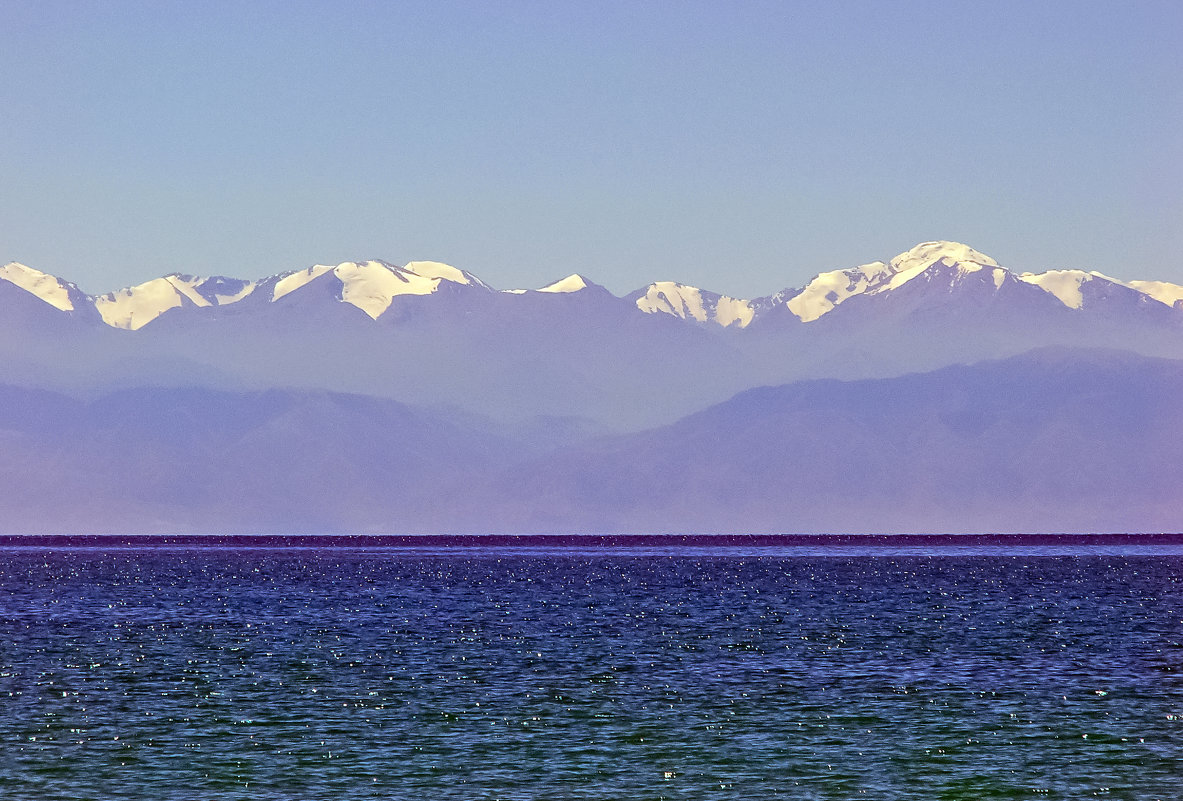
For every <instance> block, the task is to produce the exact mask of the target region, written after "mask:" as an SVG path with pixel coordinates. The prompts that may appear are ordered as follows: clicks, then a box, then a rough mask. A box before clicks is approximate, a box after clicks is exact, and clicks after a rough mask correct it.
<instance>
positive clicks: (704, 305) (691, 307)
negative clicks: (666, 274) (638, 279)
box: [633, 281, 755, 328]
mask: <svg viewBox="0 0 1183 801" xmlns="http://www.w3.org/2000/svg"><path fill="white" fill-rule="evenodd" d="M633 296H634V297H635V298H636V305H637V308H638V309H640V310H641V311H643V312H645V313H646V314H670V315H673V316H674V317H679V318H681V319H683V320H697V321H698V322H700V323H705V322H712V323H718V324H719V325H721V326H723V327H727V326H731V325H734V326H735V327H737V328H744V327H746V326H747V325H748V324H749V323H750V322H752V319H753V317H754V316H755V304H753V303H752V301H749V300H743V299H740V298H732V297H728V296H727V295H719V294H717V293H715V292H705V291H703V290H701V289H699V288H698V287H693V286H686V285H685V284H679V283H677V282H675V281H658V282H656V283H652V284H650V285H649V286H647V287H645V288H644V289H642V290H639V291H638V292H636V293H634V295H633Z"/></svg>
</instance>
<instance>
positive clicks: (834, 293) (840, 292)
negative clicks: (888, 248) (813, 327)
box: [787, 261, 892, 323]
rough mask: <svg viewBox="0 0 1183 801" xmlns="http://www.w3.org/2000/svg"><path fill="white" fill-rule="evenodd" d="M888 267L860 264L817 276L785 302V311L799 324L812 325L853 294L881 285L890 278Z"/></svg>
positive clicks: (878, 264) (875, 264) (874, 263)
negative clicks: (798, 319) (810, 323)
mask: <svg viewBox="0 0 1183 801" xmlns="http://www.w3.org/2000/svg"><path fill="white" fill-rule="evenodd" d="M891 275H892V273H891V268H890V267H888V266H887V265H886V264H884V263H883V262H881V261H873V262H871V263H869V264H861V265H859V266H858V267H853V268H851V269H849V270H831V271H830V272H827V273H821V274H820V275H818V276H816V277H815V278H814V279H813V280H812V281H810V282H809V283H808V284H806V285H805V287H804V288H803V289H802V290H801V291H800V292H798V293H797V294H796V295H794V296H792V297H790V298H789V300H788V304H787V305H788V307H789V311H791V312H792V313H793V314H795V315H796V316H797V317H799V318H801V321H802V322H806V323H809V322H813V321H814V320H816V319H818V318H819V317H821V316H822V315H823V314H826V313H828V312H830V311H833V309H834V307H835V306H837V305H838V304H839V303H842V302H843V301H844V300H846V299H847V298H850V297H853V296H854V295H861V294H863V293H864V292H866V291H867V290H869V289H872V288H875V287H878V286H881V285H882V284H884V283H885V282H886V281H887V280H890V278H891Z"/></svg>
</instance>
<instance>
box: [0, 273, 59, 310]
mask: <svg viewBox="0 0 1183 801" xmlns="http://www.w3.org/2000/svg"><path fill="white" fill-rule="evenodd" d="M0 279H3V280H5V281H8V282H9V283H11V284H14V285H16V286H18V287H20V288H21V289H23V290H25V291H26V292H28V293H29V294H31V295H34V296H36V297H38V298H40V299H41V300H43V301H45V302H46V303H48V304H49V305H50V306H53V307H54V308H57V309H61V310H62V311H74V301H73V300H71V298H70V294H71V293H70V289H71V288H72V286H73V285H72V284H67V283H66V282H65V281H62V280H61V279H59V278H55V277H54V276H52V275H50V274H49V273H43V272H41V271H40V270H34V269H33V268H32V267H26V266H25V265H23V264H20V263H18V262H15V261H13V262H9V263H8V264H5V265H4V266H3V267H0Z"/></svg>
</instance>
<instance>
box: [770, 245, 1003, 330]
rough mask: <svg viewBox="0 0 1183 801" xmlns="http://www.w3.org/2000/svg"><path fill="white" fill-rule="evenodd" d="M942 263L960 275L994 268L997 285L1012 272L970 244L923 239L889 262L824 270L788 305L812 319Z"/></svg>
mask: <svg viewBox="0 0 1183 801" xmlns="http://www.w3.org/2000/svg"><path fill="white" fill-rule="evenodd" d="M938 264H941V265H945V266H946V267H950V268H956V270H957V276H958V277H963V276H965V275H969V274H971V273H976V272H979V271H981V270H990V271H991V272H992V273H993V275H992V276H991V277H992V279H993V281H994V285H995V287H1000V286H1001V285H1002V283H1003V281H1005V280H1006V276H1007V275H1008V273H1007V271H1006V270H1004V269H1003V268H1002V267H999V266H998V262H996V261H994V259H992V258H990V257H989V256H987V255H986V254H984V253H981V252H979V251H976V250H974V249H973V248H971V247H969V246H968V245H963V244H961V243H960V242H945V241H935V242H921V243H920V244H919V245H917V246H916V247H914V248H912V249H911V250H907V251H904V252H903V253H901V254H899V255H898V256H896V257H895V258H894V259H892V260H891V261H890V262H887V263H886V264H885V263H883V262H881V261H873V262H870V263H868V264H861V265H859V266H858V267H853V268H851V269H848V270H831V271H830V272H825V273H821V274H820V275H818V276H816V277H815V278H814V279H813V280H812V281H810V282H809V283H808V284H806V285H805V287H804V288H802V290H801V291H800V292H798V293H796V294H793V295H791V296H790V297H789V299H788V301H787V305H788V307H789V311H791V312H792V313H793V314H795V315H796V316H797V317H798V318H800V319H801V321H802V322H806V323H808V322H812V321H814V320H816V319H818V318H819V317H821V316H823V315H825V314H828V313H829V312H831V311H833V310H834V308H835V307H837V306H838V305H839V304H841V303H842V302H844V301H846V300H848V299H849V298H852V297H854V296H855V295H875V294H879V293H881V292H890V291H891V290H893V289H898V288H899V287H901V286H903V285H904V284H906V283H908V282H909V281H911V280H912V279H913V278H916V277H917V276H919V275H923V274H925V273H926V272H928V271H929V270H931V269H932V268H933V267H934V266H936V265H938ZM782 297H783V295H782Z"/></svg>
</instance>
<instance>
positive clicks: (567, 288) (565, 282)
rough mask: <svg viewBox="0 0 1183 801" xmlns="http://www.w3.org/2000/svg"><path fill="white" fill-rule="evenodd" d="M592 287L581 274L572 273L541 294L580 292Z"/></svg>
mask: <svg viewBox="0 0 1183 801" xmlns="http://www.w3.org/2000/svg"><path fill="white" fill-rule="evenodd" d="M589 286H591V284H590V283H588V281H587V279H586V278H584V277H583V276H582V275H580V274H579V273H571V274H570V275H568V276H567V277H566V278H560V279H559V280H558V281H555V282H554V283H553V284H547V285H546V286H544V287H542V288H541V289H539V290H538V291H539V292H578V291H579V290H581V289H587V288H588V287H589Z"/></svg>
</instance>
